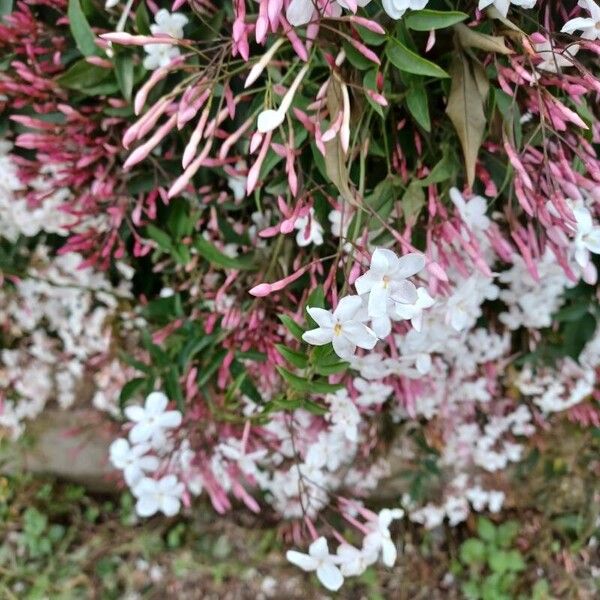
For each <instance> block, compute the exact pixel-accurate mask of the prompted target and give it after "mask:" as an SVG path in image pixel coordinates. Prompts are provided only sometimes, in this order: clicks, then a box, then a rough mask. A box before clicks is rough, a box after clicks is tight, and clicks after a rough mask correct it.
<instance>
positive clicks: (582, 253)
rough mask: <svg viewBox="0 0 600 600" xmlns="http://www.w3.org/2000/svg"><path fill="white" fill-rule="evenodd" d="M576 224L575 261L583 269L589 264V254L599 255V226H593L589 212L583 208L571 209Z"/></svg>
mask: <svg viewBox="0 0 600 600" xmlns="http://www.w3.org/2000/svg"><path fill="white" fill-rule="evenodd" d="M573 216H574V217H575V221H576V223H577V229H576V232H575V241H574V247H575V260H576V261H577V264H578V265H579V266H580V267H581V268H582V269H585V268H586V267H587V266H588V264H589V263H590V252H591V253H593V254H600V226H598V225H594V222H593V220H592V215H591V214H590V211H589V210H588V209H587V208H585V207H584V206H576V207H575V208H573Z"/></svg>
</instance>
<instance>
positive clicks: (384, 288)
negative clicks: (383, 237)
mask: <svg viewBox="0 0 600 600" xmlns="http://www.w3.org/2000/svg"><path fill="white" fill-rule="evenodd" d="M424 266H425V259H424V258H423V255H422V254H417V253H411V254H406V255H404V256H402V257H401V258H398V256H396V254H395V253H394V252H392V251H391V250H387V249H385V248H377V249H376V250H375V252H373V256H372V257H371V265H370V268H369V270H368V271H367V272H366V273H365V274H364V275H361V276H360V277H359V278H358V279H357V280H356V281H355V283H354V286H355V287H356V291H357V292H358V293H359V294H361V295H362V294H367V293H368V294H369V301H368V314H369V316H370V317H381V316H385V315H387V314H388V300H393V301H394V302H401V303H404V304H412V303H414V302H415V301H416V300H417V288H416V287H415V285H414V284H413V283H412V282H410V281H408V279H407V278H408V277H411V276H412V275H416V274H417V273H418V272H419V271H420V270H421V269H423V267H424Z"/></svg>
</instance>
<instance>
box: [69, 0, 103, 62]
mask: <svg viewBox="0 0 600 600" xmlns="http://www.w3.org/2000/svg"><path fill="white" fill-rule="evenodd" d="M67 15H68V17H69V27H70V28H71V33H72V34H73V38H74V39H75V45H76V46H77V48H78V49H79V51H80V52H81V54H83V55H84V56H91V55H92V54H95V53H96V50H97V47H96V36H95V35H94V32H93V31H92V28H91V27H90V25H89V23H88V22H87V19H86V18H85V15H84V14H83V10H81V4H80V3H79V0H69V7H68V9H67Z"/></svg>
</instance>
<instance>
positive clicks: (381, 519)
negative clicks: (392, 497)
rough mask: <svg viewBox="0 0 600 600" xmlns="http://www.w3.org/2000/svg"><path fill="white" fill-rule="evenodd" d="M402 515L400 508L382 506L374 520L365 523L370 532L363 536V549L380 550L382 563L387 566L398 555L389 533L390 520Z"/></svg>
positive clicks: (394, 560) (392, 563)
mask: <svg viewBox="0 0 600 600" xmlns="http://www.w3.org/2000/svg"><path fill="white" fill-rule="evenodd" d="M403 516H404V511H403V510H402V509H401V508H394V509H389V508H384V509H383V510H381V511H380V512H379V515H377V519H376V520H374V521H371V522H370V523H367V527H368V528H369V529H370V533H368V534H367V535H366V536H365V539H364V541H363V549H369V550H375V551H376V552H379V551H381V557H382V559H383V564H384V565H386V566H388V567H393V566H394V563H395V562H396V558H397V556H398V552H397V550H396V544H394V542H393V541H392V536H391V535H390V525H391V524H392V521H394V520H396V519H401V518H402V517H403Z"/></svg>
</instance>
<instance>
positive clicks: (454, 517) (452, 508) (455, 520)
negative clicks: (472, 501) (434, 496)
mask: <svg viewBox="0 0 600 600" xmlns="http://www.w3.org/2000/svg"><path fill="white" fill-rule="evenodd" d="M444 509H445V510H446V514H447V515H448V522H449V523H450V525H451V526H452V527H454V525H458V524H459V523H462V522H463V521H466V520H467V517H468V516H469V504H468V503H467V500H466V498H462V497H460V496H449V497H448V498H447V499H446V502H444Z"/></svg>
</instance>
